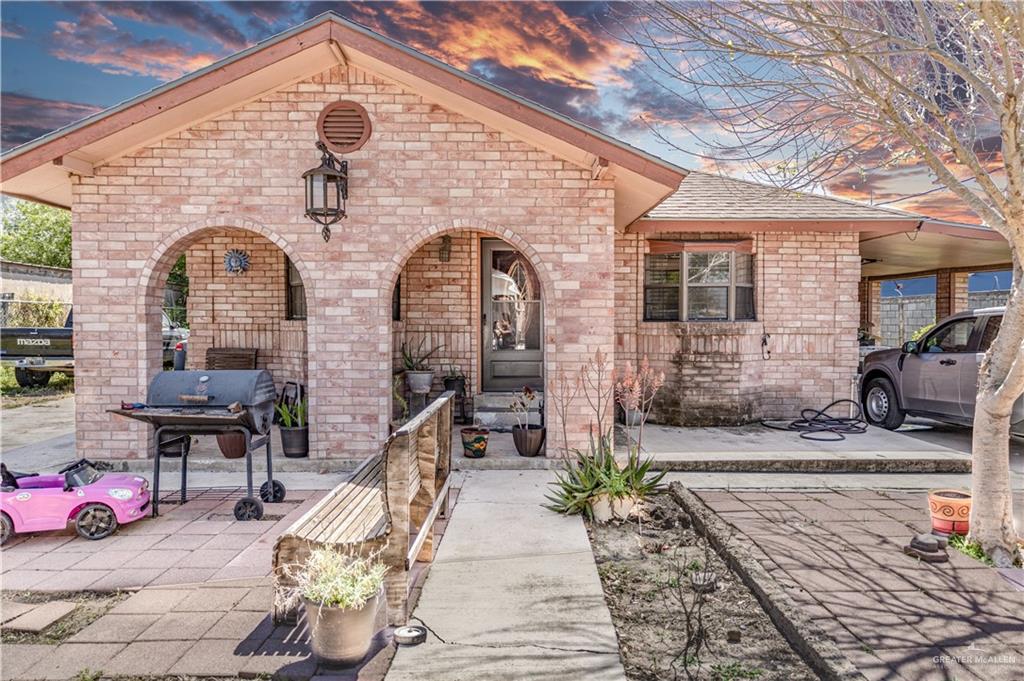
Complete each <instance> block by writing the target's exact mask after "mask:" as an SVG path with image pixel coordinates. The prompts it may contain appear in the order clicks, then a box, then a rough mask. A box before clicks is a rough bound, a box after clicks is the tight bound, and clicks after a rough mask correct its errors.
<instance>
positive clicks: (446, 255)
mask: <svg viewBox="0 0 1024 681" xmlns="http://www.w3.org/2000/svg"><path fill="white" fill-rule="evenodd" d="M437 259H438V260H440V261H441V262H448V261H449V260H451V259H452V238H451V237H450V236H448V235H447V234H445V235H444V236H443V237H441V248H440V249H439V250H438V252H437Z"/></svg>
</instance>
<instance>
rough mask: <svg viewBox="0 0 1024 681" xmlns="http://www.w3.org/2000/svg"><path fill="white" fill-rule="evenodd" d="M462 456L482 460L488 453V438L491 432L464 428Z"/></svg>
mask: <svg viewBox="0 0 1024 681" xmlns="http://www.w3.org/2000/svg"><path fill="white" fill-rule="evenodd" d="M460 432H461V433H462V455H463V456H465V457H466V458H467V459H482V458H483V456H484V454H486V453H487V438H488V437H489V436H490V434H491V431H489V430H487V429H486V428H463V429H462V430H461V431H460Z"/></svg>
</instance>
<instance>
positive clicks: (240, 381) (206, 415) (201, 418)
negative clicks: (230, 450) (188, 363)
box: [110, 370, 285, 520]
mask: <svg viewBox="0 0 1024 681" xmlns="http://www.w3.org/2000/svg"><path fill="white" fill-rule="evenodd" d="M276 397H277V391H276V390H275V389H274V379H273V378H271V376H270V372H269V371H264V370H251V371H242V370H223V371H164V372H161V373H159V374H157V375H156V377H155V378H153V380H152V381H151V382H150V384H149V394H148V395H147V397H146V404H145V405H133V408H121V409H111V410H110V411H111V412H112V413H114V414H119V415H121V416H126V417H128V418H131V419H135V420H137V421H142V422H144V423H148V424H150V425H152V426H153V443H154V445H156V446H155V447H154V448H155V451H156V454H155V456H154V460H153V515H154V516H156V515H159V505H160V457H161V455H162V454H163V455H164V456H166V449H167V441H168V440H173V438H175V437H177V438H178V439H179V440H180V443H181V503H185V501H186V499H187V494H186V489H187V486H188V447H187V443H188V442H189V438H190V437H191V436H193V435H219V434H224V433H241V434H242V435H243V436H244V438H245V474H246V489H247V492H248V494H247V495H246V496H245V497H243V498H242V499H239V500H238V502H237V503H236V504H235V518H237V519H238V520H259V519H260V518H262V517H263V503H262V501H266V502H270V503H276V502H279V501H283V500H284V495H285V488H284V485H283V484H281V483H280V482H279V481H277V480H274V468H273V459H272V456H271V448H270V440H271V437H270V429H271V425H272V424H273V420H274V400H275V399H276ZM182 436H184V437H182ZM254 437H255V438H256V439H254ZM260 447H264V448H265V449H266V452H267V481H266V482H265V483H263V485H262V486H261V487H260V498H256V496H255V495H254V494H253V488H252V453H253V451H254V450H257V449H259V448H260ZM261 499H262V501H261Z"/></svg>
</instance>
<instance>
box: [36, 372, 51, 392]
mask: <svg viewBox="0 0 1024 681" xmlns="http://www.w3.org/2000/svg"><path fill="white" fill-rule="evenodd" d="M30 373H32V374H34V376H32V385H34V386H35V387H36V388H42V387H44V386H47V385H49V384H50V379H51V378H53V374H52V373H51V372H49V371H33V372H30Z"/></svg>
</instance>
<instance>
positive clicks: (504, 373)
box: [381, 224, 555, 456]
mask: <svg viewBox="0 0 1024 681" xmlns="http://www.w3.org/2000/svg"><path fill="white" fill-rule="evenodd" d="M551 290H552V284H551V278H550V272H549V271H548V270H547V268H546V266H545V264H544V262H543V260H542V259H541V258H540V257H539V256H538V254H537V253H536V251H535V250H534V249H533V248H532V247H531V246H530V245H529V244H528V243H527V242H525V241H524V240H523V239H521V238H520V237H518V236H517V235H515V234H512V233H510V232H508V231H507V230H499V229H496V228H494V227H492V226H489V225H486V224H466V225H462V224H451V225H446V226H444V227H441V228H433V229H431V230H429V231H425V232H424V233H422V234H419V235H416V237H414V239H412V240H410V241H409V242H408V246H407V248H405V249H404V250H403V251H402V252H401V253H399V254H396V258H395V259H394V260H393V262H392V264H391V267H390V268H389V272H388V276H387V277H386V279H385V280H384V281H383V282H382V290H381V294H382V299H383V300H385V301H387V305H388V310H387V314H389V316H390V319H391V329H390V334H389V341H390V353H389V357H390V360H391V374H390V376H391V379H390V385H389V392H390V400H389V402H390V405H391V409H390V413H389V414H388V417H389V419H390V422H391V428H392V429H394V428H395V427H396V426H398V425H399V424H400V423H401V422H402V421H403V420H404V419H406V418H409V417H410V416H413V415H415V413H416V412H417V411H418V409H421V408H422V407H423V406H424V405H425V403H426V402H427V401H429V399H431V398H433V397H436V396H437V395H439V394H441V392H443V391H444V390H445V379H446V378H449V379H450V378H454V377H463V378H464V385H465V393H466V397H465V423H466V424H467V425H468V424H471V423H474V422H475V423H477V424H480V425H484V426H487V427H488V428H490V429H491V430H492V437H491V444H490V445H489V449H488V451H489V452H491V455H503V454H509V455H512V456H515V454H516V452H515V450H514V448H513V446H512V442H511V435H510V431H511V426H512V425H514V424H515V423H516V422H517V420H516V416H515V414H514V413H513V412H512V410H511V402H512V399H513V397H514V393H515V392H517V391H521V390H522V388H523V387H524V386H529V387H530V388H532V389H533V390H535V391H536V392H537V393H538V399H537V400H536V401H535V402H534V404H533V408H532V410H531V415H530V422H531V423H534V424H537V423H541V422H544V423H547V420H548V419H547V416H546V414H544V413H542V411H541V406H542V403H543V395H544V389H545V387H546V379H547V376H549V375H550V373H551V366H550V364H551V362H550V356H549V355H550V351H551V350H552V348H551V347H550V344H551V342H552V339H553V338H554V333H553V331H552V330H553V329H554V328H555V326H554V323H555V320H554V315H553V311H552V310H551V309H550V306H549V305H548V304H547V301H548V300H550V297H549V296H550V295H551ZM403 349H404V350H405V351H406V353H408V354H411V355H413V356H414V357H415V356H422V355H429V356H428V357H427V360H426V362H427V364H428V365H429V367H430V369H431V370H432V371H433V373H434V377H433V383H432V386H431V391H430V393H429V395H427V396H426V397H425V398H423V397H420V396H418V395H414V394H412V393H411V391H410V389H409V387H408V385H407V383H406V381H405V379H404V377H403V371H404V370H405V369H406V365H405V359H406V358H405V356H404V354H403ZM460 406H461V405H457V406H456V408H455V413H456V418H457V421H460V420H462V419H461V418H460V417H461V416H462V413H461V409H460ZM458 425H461V424H459V423H457V426H458ZM458 430H459V429H458V427H457V428H455V429H454V433H455V437H456V438H458ZM549 432H550V431H549ZM454 451H455V452H460V451H461V446H460V445H459V443H458V442H456V443H455V449H454Z"/></svg>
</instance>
